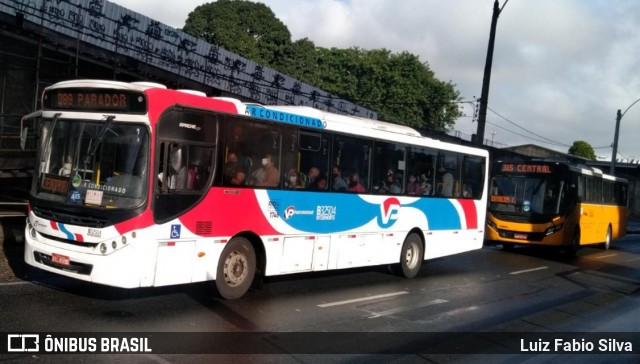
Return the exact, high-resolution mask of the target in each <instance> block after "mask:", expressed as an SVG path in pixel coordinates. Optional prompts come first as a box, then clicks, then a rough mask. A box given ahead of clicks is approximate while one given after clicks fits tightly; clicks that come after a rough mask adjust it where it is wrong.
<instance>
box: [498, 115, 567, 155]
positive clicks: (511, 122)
mask: <svg viewBox="0 0 640 364" xmlns="http://www.w3.org/2000/svg"><path fill="white" fill-rule="evenodd" d="M487 109H488V110H489V111H491V112H492V113H494V114H496V115H498V116H499V117H500V118H502V119H504V120H505V121H507V122H508V123H510V124H512V125H515V126H516V127H518V128H520V129H522V130H524V131H526V132H527V133H529V134H532V135H535V136H537V137H538V138H542V139H544V140H546V141H547V142H546V143H547V144H555V145H558V146H562V147H571V146H570V145H567V144H564V143H561V142H558V141H555V140H552V139H549V138H547V137H544V136H542V135H540V134H536V133H534V132H532V131H530V130H528V129H526V128H524V127H522V126H520V125H518V124H517V123H515V122H513V121H511V120H509V119H508V118H506V117H504V116H502V115H500V114H499V113H498V112H497V111H495V110H493V109H491V108H490V107H487ZM493 125H494V126H496V125H495V124H493ZM514 134H517V133H514ZM518 135H520V134H518ZM520 136H524V135H520ZM524 137H525V138H530V137H527V136H524ZM531 139H534V138H531ZM534 140H535V139H534Z"/></svg>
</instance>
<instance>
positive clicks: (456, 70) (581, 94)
mask: <svg viewBox="0 0 640 364" xmlns="http://www.w3.org/2000/svg"><path fill="white" fill-rule="evenodd" d="M112 1H113V2H115V3H117V4H119V5H121V6H124V7H126V8H129V9H131V10H133V11H136V12H139V13H141V14H144V15H146V16H148V17H150V18H153V19H156V20H158V21H160V22H162V23H164V24H167V25H169V26H172V27H175V28H182V27H183V26H184V23H185V21H186V19H187V16H188V14H189V12H191V11H192V10H193V9H195V8H196V7H197V6H198V5H202V4H205V3H207V2H210V1H203V0H180V1H176V0H164V1H162V2H160V1H158V2H153V6H149V4H150V1H149V0H112ZM256 2H262V3H264V4H266V5H267V6H269V7H270V8H271V10H272V11H273V12H274V14H275V15H276V17H277V18H278V19H280V20H281V21H282V22H283V23H284V24H285V25H286V26H287V28H288V29H289V31H290V32H291V35H292V40H294V41H295V40H298V39H302V38H308V39H309V40H311V41H313V42H314V43H315V44H316V46H318V47H325V48H332V47H336V48H349V47H359V48H363V49H379V48H385V49H388V50H391V51H392V52H394V53H399V52H403V51H407V52H409V53H412V54H415V55H417V56H419V57H420V60H421V61H422V62H425V63H427V64H428V65H429V67H430V68H431V70H432V71H433V72H434V73H435V76H436V77H437V78H438V79H440V80H442V81H445V82H447V81H450V82H451V83H453V84H454V85H455V87H456V89H457V90H458V91H459V93H460V96H461V98H462V100H463V101H469V102H462V103H460V107H461V108H462V110H463V112H464V113H465V114H466V115H465V116H463V117H461V118H459V119H458V120H457V121H456V125H455V127H454V129H455V130H457V131H459V132H460V133H461V135H462V136H463V137H464V136H469V135H471V134H473V133H475V131H476V128H477V122H475V121H474V118H473V114H474V109H473V105H474V104H473V101H474V100H475V99H476V98H479V97H480V94H481V90H482V80H483V73H484V67H485V61H486V57H487V45H488V41H489V31H490V25H491V17H492V12H493V3H494V0H438V1H435V0H260V1H256ZM499 5H500V7H501V8H502V11H501V13H500V17H499V19H498V24H497V31H496V40H495V48H494V56H493V67H492V73H491V83H490V90H489V98H488V108H489V110H488V111H487V124H486V130H485V139H488V140H489V141H490V142H493V143H494V145H496V146H498V147H502V146H517V145H522V144H537V145H540V146H543V147H546V148H549V149H553V150H557V151H560V152H565V153H566V152H567V151H568V149H569V147H570V146H571V144H573V142H574V141H577V140H583V141H586V142H587V143H589V144H591V146H592V147H593V148H594V151H595V153H596V155H598V156H599V157H601V158H603V159H607V160H610V158H611V155H612V147H611V146H612V144H613V140H614V130H615V124H616V113H617V110H618V109H620V110H621V111H622V112H623V113H624V115H623V117H622V119H621V123H620V137H619V144H618V152H619V154H618V158H622V159H627V160H630V159H635V160H636V161H637V160H640V143H638V138H640V102H638V103H637V104H635V105H633V103H634V102H635V101H636V100H638V99H640V57H639V56H638V54H637V53H636V52H638V51H640V36H638V35H639V34H640V1H637V0H507V1H506V2H505V0H499ZM632 105H633V106H632ZM625 111H626V112H625Z"/></svg>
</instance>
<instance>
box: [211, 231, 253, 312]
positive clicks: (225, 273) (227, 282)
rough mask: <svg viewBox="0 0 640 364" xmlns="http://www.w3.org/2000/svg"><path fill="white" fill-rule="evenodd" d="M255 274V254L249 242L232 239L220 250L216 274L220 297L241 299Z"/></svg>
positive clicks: (243, 239)
mask: <svg viewBox="0 0 640 364" xmlns="http://www.w3.org/2000/svg"><path fill="white" fill-rule="evenodd" d="M255 273H256V253H255V250H254V249H253V246H252V245H251V243H250V242H249V240H247V239H245V238H233V239H231V240H230V241H229V242H228V243H227V246H225V248H224V249H223V250H222V255H221V256H220V261H219V262H218V269H217V274H216V287H217V288H218V292H219V293H220V296H222V297H223V298H225V299H228V300H233V299H236V298H240V297H242V296H243V295H244V294H245V293H247V291H248V290H249V288H250V287H251V283H252V282H253V277H254V276H255Z"/></svg>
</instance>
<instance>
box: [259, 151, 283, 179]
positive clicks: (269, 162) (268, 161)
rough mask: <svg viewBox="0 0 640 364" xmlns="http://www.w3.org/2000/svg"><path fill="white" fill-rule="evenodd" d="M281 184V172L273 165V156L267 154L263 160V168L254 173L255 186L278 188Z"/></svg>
mask: <svg viewBox="0 0 640 364" xmlns="http://www.w3.org/2000/svg"><path fill="white" fill-rule="evenodd" d="M278 184H280V171H279V170H278V168H277V167H276V166H275V164H274V163H273V156H272V155H271V154H266V155H265V156H264V158H262V167H260V168H258V169H257V170H256V171H255V172H253V185H254V186H262V187H277V186H278Z"/></svg>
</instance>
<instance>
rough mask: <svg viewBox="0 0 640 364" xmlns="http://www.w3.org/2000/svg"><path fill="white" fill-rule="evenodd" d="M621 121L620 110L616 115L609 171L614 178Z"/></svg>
mask: <svg viewBox="0 0 640 364" xmlns="http://www.w3.org/2000/svg"><path fill="white" fill-rule="evenodd" d="M620 120H622V113H621V112H620V109H618V114H617V115H616V131H615V133H614V134H613V153H612V155H611V168H610V169H609V173H610V174H611V175H612V176H615V175H616V158H617V157H618V134H619V133H620Z"/></svg>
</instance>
